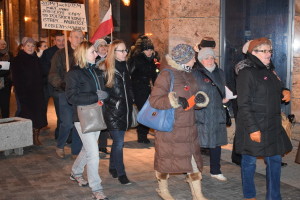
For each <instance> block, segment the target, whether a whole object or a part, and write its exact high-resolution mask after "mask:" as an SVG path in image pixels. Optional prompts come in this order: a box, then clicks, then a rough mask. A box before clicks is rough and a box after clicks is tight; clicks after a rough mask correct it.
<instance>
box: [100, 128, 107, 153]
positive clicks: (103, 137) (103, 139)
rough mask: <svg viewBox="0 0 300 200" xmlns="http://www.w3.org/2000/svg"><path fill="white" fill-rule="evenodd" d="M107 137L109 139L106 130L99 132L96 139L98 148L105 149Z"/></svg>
mask: <svg viewBox="0 0 300 200" xmlns="http://www.w3.org/2000/svg"><path fill="white" fill-rule="evenodd" d="M108 137H109V131H108V130H107V129H106V130H103V131H101V132H100V136H99V139H98V148H106V147H107V139H108Z"/></svg>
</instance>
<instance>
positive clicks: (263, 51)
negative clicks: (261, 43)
mask: <svg viewBox="0 0 300 200" xmlns="http://www.w3.org/2000/svg"><path fill="white" fill-rule="evenodd" d="M254 51H255V52H262V53H273V49H271V50H254Z"/></svg>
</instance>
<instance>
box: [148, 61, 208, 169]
mask: <svg viewBox="0 0 300 200" xmlns="http://www.w3.org/2000/svg"><path fill="white" fill-rule="evenodd" d="M166 59H167V63H168V65H169V66H166V67H165V68H167V69H171V70H172V72H173V74H174V89H173V92H175V93H176V97H179V96H180V97H185V98H186V99H189V98H190V97H191V96H192V95H195V94H196V93H197V92H198V86H197V83H196V81H195V79H194V77H193V74H192V73H188V72H185V71H183V70H182V68H181V67H180V66H179V65H178V64H177V63H176V62H174V61H173V60H172V59H171V58H170V57H169V56H166ZM170 85H171V75H170V72H168V71H161V73H160V74H159V76H158V77H157V79H156V81H155V84H154V87H153V89H152V92H151V95H150V97H149V102H150V104H151V106H152V107H154V108H157V109H162V110H165V109H170V108H172V107H173V108H176V109H175V123H174V128H173V131H172V132H160V131H157V133H156V134H155V160H154V169H155V170H156V171H158V172H160V173H187V172H190V173H192V172H193V169H192V165H191V159H192V156H193V157H194V159H195V161H196V163H197V166H198V169H199V170H200V171H201V170H202V166H203V162H202V157H201V154H200V146H199V142H198V134H197V130H196V124H195V113H194V109H193V108H192V109H189V110H187V111H185V110H184V109H183V108H182V107H181V106H179V104H178V102H177V100H176V99H174V98H172V95H170Z"/></svg>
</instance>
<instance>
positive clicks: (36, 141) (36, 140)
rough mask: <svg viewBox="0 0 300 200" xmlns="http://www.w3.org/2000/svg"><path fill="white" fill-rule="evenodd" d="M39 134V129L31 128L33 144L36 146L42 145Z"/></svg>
mask: <svg viewBox="0 0 300 200" xmlns="http://www.w3.org/2000/svg"><path fill="white" fill-rule="evenodd" d="M39 134H40V129H36V128H34V129H33V144H34V145H36V146H40V145H42V143H41V142H40V140H39Z"/></svg>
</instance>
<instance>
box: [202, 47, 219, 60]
mask: <svg viewBox="0 0 300 200" xmlns="http://www.w3.org/2000/svg"><path fill="white" fill-rule="evenodd" d="M209 56H212V57H214V58H216V54H215V52H214V50H213V49H212V48H202V49H201V50H200V51H199V53H198V60H199V61H201V60H203V59H206V58H208V57H209Z"/></svg>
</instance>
